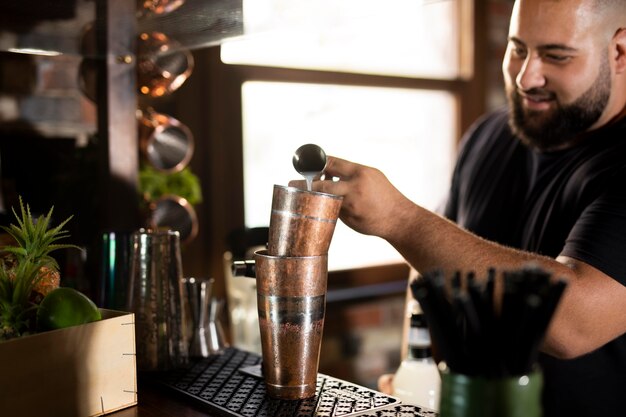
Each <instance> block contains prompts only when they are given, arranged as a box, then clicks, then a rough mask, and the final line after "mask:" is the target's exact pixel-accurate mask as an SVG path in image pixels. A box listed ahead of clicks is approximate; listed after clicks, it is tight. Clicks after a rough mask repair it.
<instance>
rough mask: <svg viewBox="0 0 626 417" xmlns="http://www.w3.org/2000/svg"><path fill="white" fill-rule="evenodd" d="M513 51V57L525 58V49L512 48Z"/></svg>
mask: <svg viewBox="0 0 626 417" xmlns="http://www.w3.org/2000/svg"><path fill="white" fill-rule="evenodd" d="M512 50H513V55H515V56H517V57H524V56H526V49H524V48H515V47H513V48H512Z"/></svg>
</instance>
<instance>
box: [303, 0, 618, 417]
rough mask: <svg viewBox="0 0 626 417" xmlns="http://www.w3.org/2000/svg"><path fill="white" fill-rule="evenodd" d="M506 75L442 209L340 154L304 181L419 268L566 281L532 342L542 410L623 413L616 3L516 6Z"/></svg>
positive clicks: (470, 136)
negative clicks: (501, 103) (532, 274)
mask: <svg viewBox="0 0 626 417" xmlns="http://www.w3.org/2000/svg"><path fill="white" fill-rule="evenodd" d="M503 72H504V76H505V84H506V90H507V96H508V100H509V109H508V111H506V110H501V111H497V112H495V113H494V114H491V115H488V116H486V117H485V118H483V119H482V120H480V121H478V122H477V123H476V124H475V126H474V127H473V128H472V129H471V130H470V132H468V133H467V135H466V136H465V137H464V139H463V142H462V147H461V150H460V154H459V158H458V161H457V165H456V168H455V171H454V175H453V179H452V186H451V190H450V194H449V198H448V200H447V203H446V205H445V209H444V210H443V213H442V214H443V215H442V216H439V215H437V214H435V213H432V212H429V211H427V210H425V209H424V208H422V207H420V206H418V205H416V204H414V203H413V202H411V201H409V200H408V199H407V198H406V197H404V196H403V195H402V194H401V193H400V191H398V190H397V189H396V188H395V187H393V185H392V184H390V183H389V181H388V180H387V179H386V178H385V176H384V175H383V174H382V173H381V172H380V171H378V170H376V169H374V168H370V167H366V166H362V165H359V164H355V163H352V162H348V161H345V160H342V159H339V158H334V157H330V158H329V161H328V165H327V169H326V171H325V173H326V176H327V177H335V181H316V182H315V183H314V189H315V190H318V191H323V192H328V193H332V194H337V195H342V196H344V201H343V206H342V212H341V218H342V220H343V221H344V222H345V223H346V224H347V225H348V226H350V227H352V228H354V229H355V230H357V231H359V232H361V233H365V234H370V235H376V236H379V237H382V238H384V239H386V240H387V241H388V242H389V243H391V244H392V245H393V246H394V247H395V248H396V249H397V250H398V251H399V252H400V253H401V254H402V255H403V256H404V257H405V258H406V259H407V261H408V262H409V263H410V264H411V265H412V266H413V267H414V268H415V269H416V270H417V271H420V272H422V273H426V272H429V271H432V270H435V269H437V270H442V271H443V272H444V273H445V274H446V276H450V275H452V274H453V273H454V272H456V271H460V272H462V273H467V272H469V271H473V272H475V273H476V275H477V276H486V275H487V274H486V271H487V270H488V269H489V268H492V267H493V268H496V269H497V270H499V271H505V270H513V269H518V268H521V267H523V266H525V265H527V264H529V263H532V264H534V265H537V266H539V267H540V268H542V269H544V270H547V271H549V272H551V274H552V275H553V276H557V277H564V278H565V279H567V280H568V286H567V289H566V291H565V293H564V295H563V297H562V299H561V303H560V305H559V307H558V309H557V311H556V313H555V315H554V317H553V320H552V322H551V324H550V327H549V329H548V331H547V334H546V338H545V340H544V344H543V346H542V352H543V353H542V357H541V358H540V364H541V368H542V370H543V373H544V380H545V382H544V384H545V385H544V387H545V389H544V404H543V406H544V416H545V417H552V416H570V417H573V416H601V417H608V416H624V415H626V395H625V394H626V334H625V332H626V1H624V0H569V1H565V0H517V1H516V2H515V5H514V9H513V14H512V17H511V24H510V29H509V43H508V47H507V51H506V55H505V57H504V61H503ZM337 179H339V181H337Z"/></svg>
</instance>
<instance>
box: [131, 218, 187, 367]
mask: <svg viewBox="0 0 626 417" xmlns="http://www.w3.org/2000/svg"><path fill="white" fill-rule="evenodd" d="M131 245H132V258H131V271H130V288H129V297H128V309H129V310H130V311H132V312H134V313H135V329H136V336H137V337H136V341H137V343H136V345H137V369H139V370H141V371H163V370H168V369H173V368H176V367H179V366H181V365H184V364H185V363H186V361H187V358H188V348H187V341H188V338H187V337H186V332H185V323H186V314H185V309H184V308H183V305H184V304H183V298H182V295H183V289H182V285H183V282H182V279H183V272H182V262H181V256H180V235H179V233H178V232H176V231H172V230H159V231H153V230H139V231H137V232H134V233H133V234H132V237H131Z"/></svg>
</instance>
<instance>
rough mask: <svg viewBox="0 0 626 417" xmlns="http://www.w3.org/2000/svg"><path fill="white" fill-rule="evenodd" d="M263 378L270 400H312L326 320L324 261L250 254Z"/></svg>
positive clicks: (325, 272)
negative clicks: (255, 280)
mask: <svg viewBox="0 0 626 417" xmlns="http://www.w3.org/2000/svg"><path fill="white" fill-rule="evenodd" d="M254 259H255V263H256V279H257V301H258V310H259V327H260V330H261V349H262V353H263V375H264V377H265V383H266V388H267V392H268V394H269V395H270V396H272V397H275V398H281V399H288V400H296V399H301V398H308V397H311V396H313V395H314V394H315V388H316V383H317V369H318V365H319V356H320V348H321V343H322V331H323V329H324V315H325V310H326V282H327V279H326V278H327V275H328V262H327V260H328V258H327V255H325V254H324V255H317V256H299V257H285V256H272V255H269V254H268V253H267V251H266V250H262V251H257V252H255V254H254Z"/></svg>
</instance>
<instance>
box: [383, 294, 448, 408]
mask: <svg viewBox="0 0 626 417" xmlns="http://www.w3.org/2000/svg"><path fill="white" fill-rule="evenodd" d="M415 304H417V303H415ZM410 320H411V325H410V328H409V337H408V355H407V357H406V358H405V359H404V360H403V361H402V363H401V364H400V367H399V368H398V370H397V371H396V374H395V375H394V378H393V395H394V396H395V397H398V398H399V399H400V400H401V401H402V402H403V403H405V404H412V405H417V406H420V407H425V408H429V409H431V410H435V411H439V393H440V390H441V376H440V374H439V369H438V368H437V363H436V362H435V361H434V359H433V357H432V351H431V342H430V333H429V332H428V326H427V324H426V320H425V318H424V315H423V314H422V312H421V309H419V304H417V308H415V307H414V308H412V311H411V317H410Z"/></svg>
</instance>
